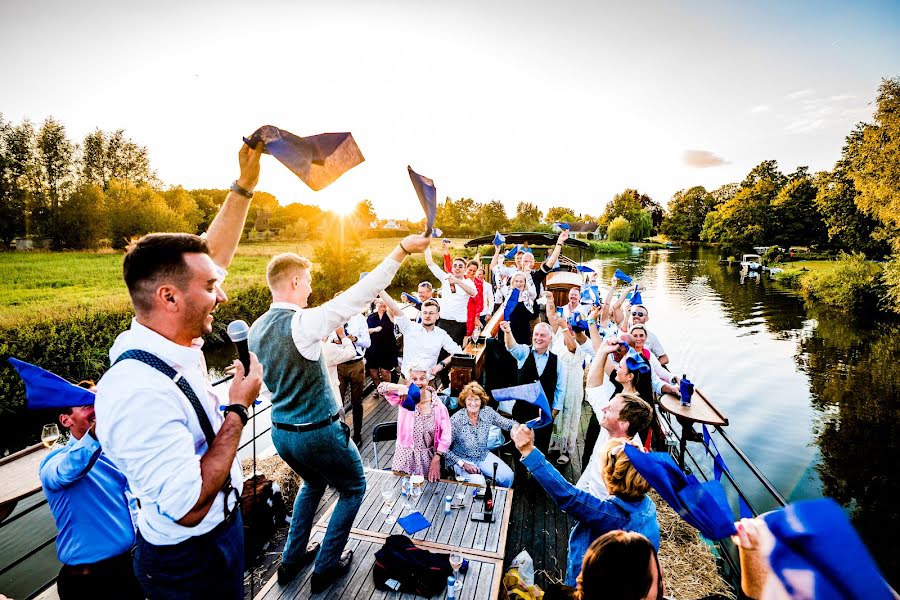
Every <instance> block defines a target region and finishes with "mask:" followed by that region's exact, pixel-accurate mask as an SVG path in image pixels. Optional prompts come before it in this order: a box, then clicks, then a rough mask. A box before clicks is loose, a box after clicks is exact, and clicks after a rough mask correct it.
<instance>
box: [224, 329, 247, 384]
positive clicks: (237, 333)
mask: <svg viewBox="0 0 900 600" xmlns="http://www.w3.org/2000/svg"><path fill="white" fill-rule="evenodd" d="M227 331H228V337H229V338H230V339H231V341H232V342H234V347H235V348H237V353H238V359H240V361H241V364H242V365H244V375H245V376H246V375H247V374H248V373H249V372H250V349H249V348H247V336H248V335H249V334H250V326H249V325H247V322H246V321H240V320H238V321H232V322H231V323H229V324H228V330H227Z"/></svg>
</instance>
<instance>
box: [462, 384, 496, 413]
mask: <svg viewBox="0 0 900 600" xmlns="http://www.w3.org/2000/svg"><path fill="white" fill-rule="evenodd" d="M469 396H477V397H478V399H479V400H481V408H484V407H485V406H487V403H488V395H487V392H485V391H484V388H483V387H481V385H479V383H478V382H477V381H470V382H469V383H467V384H466V385H465V387H463V389H462V391H461V392H460V393H459V396H457V397H456V404H457V405H458V406H459V407H460V408H465V407H466V398H468V397H469Z"/></svg>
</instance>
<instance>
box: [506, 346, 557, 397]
mask: <svg viewBox="0 0 900 600" xmlns="http://www.w3.org/2000/svg"><path fill="white" fill-rule="evenodd" d="M508 350H509V353H510V354H512V355H513V358H515V359H516V364H517V365H518V367H519V368H520V369H521V368H522V367H523V366H524V365H525V361H526V360H528V352H529V351H531V353H532V354H534V367H535V368H536V369H537V372H538V375H543V374H544V369H545V368H547V361H548V360H550V349H549V348H547V351H546V352H544V353H543V354H538V353H537V352H536V351H535V350H534V349H533V348H532V347H531V346H526V345H525V344H516V345H515V346H513V347H512V348H508ZM565 381H566V374H565V372H564V370H563V368H562V365H560V364H559V363H558V362H557V366H556V391H555V392H553V406H551V407H550V408H552V409H553V410H562V408H563V403H565V401H566V386H565Z"/></svg>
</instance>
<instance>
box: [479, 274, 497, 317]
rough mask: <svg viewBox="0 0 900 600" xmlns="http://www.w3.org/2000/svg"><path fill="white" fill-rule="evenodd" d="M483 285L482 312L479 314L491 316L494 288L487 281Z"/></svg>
mask: <svg viewBox="0 0 900 600" xmlns="http://www.w3.org/2000/svg"><path fill="white" fill-rule="evenodd" d="M483 285H484V288H483V289H484V310H482V311H481V314H483V315H487V316H488V317H489V316H491V315H492V314H493V312H494V286H492V285H491V284H490V283H488V281H487V280H485V281H484V282H483Z"/></svg>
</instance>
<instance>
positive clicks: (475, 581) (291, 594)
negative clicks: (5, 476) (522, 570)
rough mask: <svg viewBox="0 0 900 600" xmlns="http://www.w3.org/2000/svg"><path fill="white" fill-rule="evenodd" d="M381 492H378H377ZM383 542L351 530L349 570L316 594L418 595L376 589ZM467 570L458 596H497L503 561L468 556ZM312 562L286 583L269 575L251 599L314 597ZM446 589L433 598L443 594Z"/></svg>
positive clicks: (347, 598)
mask: <svg viewBox="0 0 900 600" xmlns="http://www.w3.org/2000/svg"><path fill="white" fill-rule="evenodd" d="M379 496H380V493H379ZM324 535H325V531H324V530H323V529H320V528H318V527H317V528H316V529H314V530H313V532H312V534H311V535H310V538H309V539H310V541H315V542H321V541H322V538H323V536H324ZM382 545H384V538H381V537H375V536H370V535H363V534H359V533H355V532H354V533H351V534H350V539H349V540H348V541H347V546H346V547H347V548H351V549H352V550H353V563H352V564H351V566H350V571H349V572H348V573H347V574H346V575H344V576H343V577H341V578H339V579H338V580H337V581H335V582H334V583H333V584H331V587H330V588H328V589H327V590H325V591H324V592H323V593H322V594H320V595H318V596H314V597H316V598H341V599H343V600H381V599H383V598H384V599H388V598H389V599H393V598H398V599H399V598H400V597H401V596H403V597H404V598H419V596H412V595H411V594H400V593H399V592H387V591H381V590H376V589H375V581H374V579H373V577H372V567H373V566H374V564H375V553H376V552H377V551H378V550H380V549H381V547H382ZM467 558H468V559H469V570H468V571H467V572H466V573H464V574H461V575H460V580H461V581H462V590H461V591H460V593H459V595H458V596H457V598H458V599H459V600H476V599H481V598H488V599H490V600H496V598H497V597H498V595H499V593H500V584H501V581H502V579H503V561H502V560H500V559H491V558H486V557H480V556H479V557H475V556H469V557H467ZM312 571H313V565H308V566H307V567H306V568H304V569H303V570H302V571H301V572H300V574H299V575H297V577H296V579H294V580H293V581H292V582H291V583H289V584H288V585H286V586H281V585H279V584H278V578H277V577H274V576H273V577H272V578H271V579H270V580H269V581H268V582H267V583H266V585H265V586H264V587H263V588H262V589H261V590H260V591H259V593H258V594H257V595H256V597H255V598H254V600H291V599H294V598H304V599H305V598H310V597H313V596H312V593H311V591H310V589H309V585H310V579H311V577H312ZM446 597H447V595H446V589H445V590H444V591H442V592H441V593H440V594H438V595H437V596H434V598H436V599H437V598H446Z"/></svg>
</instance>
